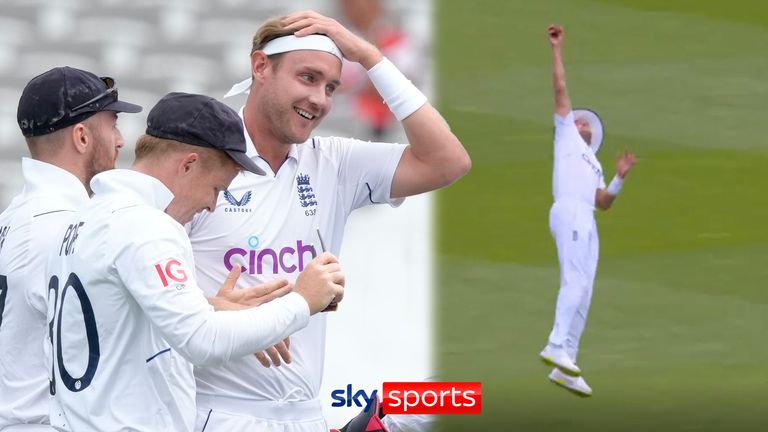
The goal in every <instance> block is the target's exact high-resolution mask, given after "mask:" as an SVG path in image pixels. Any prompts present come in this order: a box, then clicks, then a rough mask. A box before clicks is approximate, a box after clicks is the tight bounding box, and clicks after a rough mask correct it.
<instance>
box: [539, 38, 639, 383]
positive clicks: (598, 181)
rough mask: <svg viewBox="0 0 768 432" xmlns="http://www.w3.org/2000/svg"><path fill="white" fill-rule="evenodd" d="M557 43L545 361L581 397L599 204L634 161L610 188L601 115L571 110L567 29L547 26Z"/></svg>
mask: <svg viewBox="0 0 768 432" xmlns="http://www.w3.org/2000/svg"><path fill="white" fill-rule="evenodd" d="M547 34H548V36H549V42H550V44H551V46H552V61H553V66H552V84H553V88H554V92H555V116H554V120H555V148H554V168H553V173H552V194H553V196H554V201H555V202H554V204H552V208H551V210H550V212H549V227H550V231H551V232H552V236H553V237H554V238H555V244H556V246H557V258H558V263H559V265H560V291H559V294H558V296H557V305H556V308H555V324H554V326H553V328H552V332H551V333H550V335H549V342H548V344H547V346H546V347H545V348H544V350H543V351H542V352H541V354H540V356H541V359H542V360H543V361H544V362H545V363H546V364H548V365H550V366H553V367H554V369H553V370H552V371H551V373H550V375H549V379H550V380H551V381H552V382H554V383H555V384H557V385H560V386H562V387H564V388H566V389H567V390H570V391H571V392H573V393H575V394H577V395H579V396H585V397H586V396H591V395H592V389H591V388H590V387H589V385H588V384H587V382H586V381H585V380H584V378H583V377H582V376H581V369H580V368H579V367H578V366H577V365H576V357H577V354H578V350H579V340H580V339H581V334H582V332H583V331H584V326H585V324H586V321H587V313H588V312H589V305H590V302H591V300H592V286H593V284H594V281H595V271H596V270H597V259H598V250H599V246H598V241H599V240H598V236H597V224H596V223H595V216H594V212H595V207H597V208H600V209H601V210H607V209H609V208H610V207H611V204H613V201H614V200H615V199H616V196H617V195H618V194H619V191H620V190H621V186H622V184H623V183H624V178H625V176H626V175H627V173H628V172H629V171H630V170H631V169H632V166H633V165H634V163H635V155H634V154H632V153H630V152H629V151H625V152H624V154H623V155H622V156H621V157H619V159H618V161H617V163H616V176H615V177H614V178H613V180H611V184H610V185H609V186H608V187H607V188H606V186H605V180H604V179H603V168H602V165H600V161H598V160H597V157H595V154H596V153H597V150H598V149H599V148H600V146H601V144H602V139H603V127H602V124H601V122H600V118H599V117H598V116H597V114H595V113H594V112H593V111H590V110H572V109H571V100H570V98H569V97H568V92H567V89H566V85H565V68H564V67H563V60H562V52H561V45H562V41H563V29H562V28H561V27H559V26H550V27H549V29H548V30H547Z"/></svg>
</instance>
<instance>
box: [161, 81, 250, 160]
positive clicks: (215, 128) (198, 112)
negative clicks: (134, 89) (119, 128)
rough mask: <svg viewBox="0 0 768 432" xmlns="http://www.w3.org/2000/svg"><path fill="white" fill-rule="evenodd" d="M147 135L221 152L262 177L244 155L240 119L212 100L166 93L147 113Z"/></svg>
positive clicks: (233, 112) (226, 107) (205, 97)
mask: <svg viewBox="0 0 768 432" xmlns="http://www.w3.org/2000/svg"><path fill="white" fill-rule="evenodd" d="M147 135H152V136H154V137H157V138H164V139H170V140H174V141H179V142H182V143H184V144H190V145H196V146H200V147H208V148H212V149H217V150H222V151H224V152H226V153H227V154H228V155H229V157H231V158H232V159H233V160H234V161H235V162H237V163H238V164H240V166H242V167H243V168H245V169H246V170H248V171H250V172H252V173H254V174H258V175H264V174H265V172H264V170H262V169H261V168H259V166H258V165H256V163H255V162H254V161H252V160H251V158H250V157H248V156H247V155H246V154H245V151H246V142H245V132H244V131H243V121H242V120H241V119H240V116H239V115H238V114H237V113H236V112H235V111H234V110H233V109H232V108H230V107H228V106H227V105H225V104H223V103H221V102H219V101H217V100H216V99H214V98H212V97H208V96H203V95H198V94H189V93H168V94H167V95H165V96H163V98H162V99H160V102H158V103H157V105H155V106H154V107H153V108H152V110H150V111H149V116H148V117H147Z"/></svg>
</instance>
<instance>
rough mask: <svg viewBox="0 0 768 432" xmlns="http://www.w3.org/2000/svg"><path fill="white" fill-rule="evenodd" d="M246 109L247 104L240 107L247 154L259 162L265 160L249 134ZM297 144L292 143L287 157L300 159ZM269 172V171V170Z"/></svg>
mask: <svg viewBox="0 0 768 432" xmlns="http://www.w3.org/2000/svg"><path fill="white" fill-rule="evenodd" d="M244 109H245V106H242V107H240V111H239V113H238V114H240V118H241V119H243V134H244V135H245V146H246V149H245V154H246V155H247V156H248V157H249V158H251V159H252V160H253V161H255V162H256V163H258V161H259V160H262V161H263V160H264V159H262V158H261V157H260V156H259V153H258V152H257V151H256V145H254V144H253V141H252V140H251V136H250V135H248V129H247V128H246V126H245V117H243V110H244ZM296 147H297V145H296V144H291V148H290V150H288V156H287V158H293V159H295V160H296V161H298V160H299V151H298V149H297V148H296ZM267 172H269V171H267Z"/></svg>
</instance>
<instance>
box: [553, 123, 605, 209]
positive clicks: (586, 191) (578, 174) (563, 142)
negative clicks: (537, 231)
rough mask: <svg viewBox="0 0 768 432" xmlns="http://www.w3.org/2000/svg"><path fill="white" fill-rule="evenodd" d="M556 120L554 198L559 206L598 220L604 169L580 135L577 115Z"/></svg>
mask: <svg viewBox="0 0 768 432" xmlns="http://www.w3.org/2000/svg"><path fill="white" fill-rule="evenodd" d="M554 120H555V149H554V152H555V158H554V167H553V170H552V195H553V196H554V199H555V205H558V206H567V207H568V208H571V209H573V210H575V211H577V212H579V213H580V214H582V215H587V214H588V215H589V217H590V218H593V217H594V210H595V193H596V192H597V189H599V188H605V180H604V179H603V167H602V165H600V161H598V160H597V157H595V154H594V153H593V152H592V149H591V148H590V147H589V145H588V144H587V143H586V142H585V141H584V139H583V138H582V137H581V135H579V131H578V129H577V128H576V124H575V123H574V121H573V112H569V113H568V115H566V116H565V117H561V116H559V115H557V114H555V116H554Z"/></svg>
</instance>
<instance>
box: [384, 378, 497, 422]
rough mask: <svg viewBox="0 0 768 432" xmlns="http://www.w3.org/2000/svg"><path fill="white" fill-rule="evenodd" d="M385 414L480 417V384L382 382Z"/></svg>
mask: <svg viewBox="0 0 768 432" xmlns="http://www.w3.org/2000/svg"><path fill="white" fill-rule="evenodd" d="M383 390H384V391H383V394H384V396H383V400H382V405H381V406H382V410H383V411H384V414H480V412H481V410H482V393H483V392H482V386H481V384H480V383H479V382H385V383H384V388H383Z"/></svg>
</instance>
